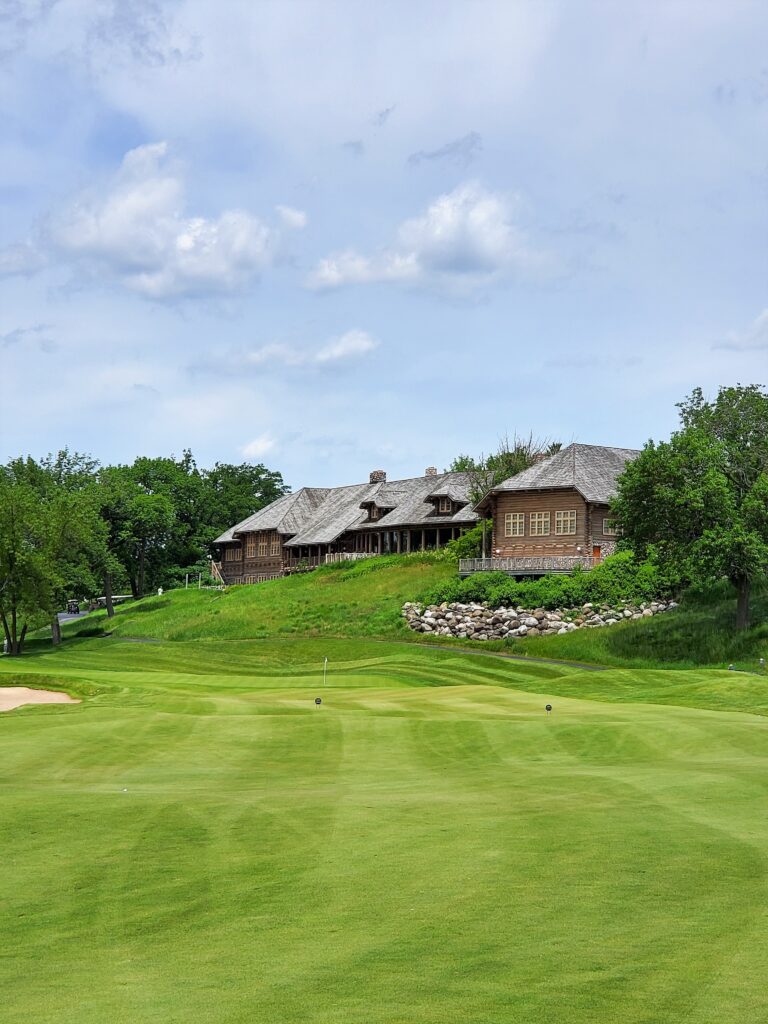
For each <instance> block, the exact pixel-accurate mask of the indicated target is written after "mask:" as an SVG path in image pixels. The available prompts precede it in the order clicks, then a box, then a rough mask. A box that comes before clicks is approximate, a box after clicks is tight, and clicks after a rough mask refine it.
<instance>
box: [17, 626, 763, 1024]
mask: <svg viewBox="0 0 768 1024" xmlns="http://www.w3.org/2000/svg"><path fill="white" fill-rule="evenodd" d="M326 656H327V657H328V658H329V670H328V681H327V684H326V685H325V686H324V685H323V672H322V664H323V659H324V658H325V657H326ZM662 675H663V676H664V677H665V681H664V682H663V683H662V681H660V677H661V676H662ZM728 675H729V674H728V673H724V672H717V671H705V670H702V671H700V672H693V671H690V672H679V673H674V672H668V673H659V672H655V673H654V672H650V671H649V672H648V673H645V675H644V673H643V672H641V671H637V672H634V673H633V674H629V673H622V672H621V671H619V670H613V669H608V670H606V671H602V672H588V671H586V670H582V669H579V668H575V667H572V666H571V667H569V666H560V665H546V664H541V663H533V662H531V663H530V664H526V663H525V662H515V661H509V660H506V661H505V660H503V659H499V658H492V657H483V656H472V655H470V654H468V653H461V652H459V651H447V652H446V651H436V650H424V649H419V648H417V647H415V646H413V645H407V644H398V643H374V642H367V641H365V640H356V641H332V640H328V641H320V640H316V641H312V640H303V641H299V640H297V641H280V642H277V641H275V642H270V641H264V642H259V641H253V642H248V641H244V642H241V643H237V642H229V643H228V642H218V643H217V642H210V643H205V642H200V643H170V642H161V643H131V642H130V641H128V640H116V639H103V640H101V639H83V640H73V641H69V642H68V643H67V644H65V645H64V648H62V649H61V650H60V651H55V652H53V651H52V652H50V653H44V652H37V653H35V652H33V653H32V654H30V655H29V656H28V657H25V658H23V659H18V662H17V663H15V664H14V663H13V662H11V661H10V659H3V660H2V663H1V664H0V684H2V685H12V684H14V683H16V684H18V685H26V686H30V685H31V686H39V687H43V688H46V689H54V690H55V689H57V688H58V689H63V690H65V691H66V692H68V693H70V694H71V695H73V696H75V697H77V698H79V699H80V700H81V703H79V704H71V705H50V706H45V707H43V706H40V707H34V706H28V707H22V708H19V709H17V710H14V711H10V712H7V713H5V714H2V715H0V835H1V837H2V870H1V871H0V978H2V1000H3V1006H2V1011H0V1019H2V1021H3V1022H4V1024H21V1022H24V1024H29V1022H32V1024H150V1022H151V1024H191V1022H203V1024H241V1022H242V1024H417V1022H418V1024H454V1022H461V1024H465V1022H466V1024H518V1022H519V1024H595V1022H606V1024H608V1022H610V1024H628V1022H632V1024H677V1022H680V1024H682V1022H686V1024H713V1022H718V1024H730V1022H733V1024H736V1022H738V1024H757V1022H762V1021H768V985H767V984H766V973H765V972H766V966H767V965H768V814H767V813H766V812H767V811H768V718H767V717H765V716H764V714H760V713H753V712H752V711H750V707H749V693H750V692H753V693H754V708H753V711H764V707H765V690H766V688H767V687H768V684H767V683H766V682H765V681H764V680H761V679H759V678H757V677H755V678H754V679H753V680H752V679H750V680H747V682H746V683H745V682H744V681H743V680H739V681H738V683H737V682H736V681H734V680H733V673H731V674H730V676H731V678H730V680H729V679H728V678H727V677H728ZM667 680H668V682H667ZM729 684H733V685H734V686H737V685H738V687H740V688H741V689H740V690H739V692H738V693H737V694H736V697H737V700H736V701H735V703H734V705H733V707H732V708H729V707H728V706H727V700H724V698H723V694H724V693H725V692H726V691H725V690H724V687H726V686H727V685H729ZM612 686H615V687H616V695H617V696H616V699H611V693H612V690H611V687H612ZM644 687H646V688H644ZM665 687H666V688H665ZM745 688H746V690H745ZM678 691H679V693H680V704H679V705H677V704H675V693H676V692H678ZM734 692H735V691H734ZM745 692H746V693H747V695H746V696H745ZM707 694H711V701H710V702H709V706H708V700H709V698H708V697H707ZM318 697H319V698H321V700H322V704H321V705H316V704H315V699H316V698H318ZM547 703H551V704H552V706H553V711H552V713H551V715H548V714H547V713H546V712H545V705H546V704H547Z"/></svg>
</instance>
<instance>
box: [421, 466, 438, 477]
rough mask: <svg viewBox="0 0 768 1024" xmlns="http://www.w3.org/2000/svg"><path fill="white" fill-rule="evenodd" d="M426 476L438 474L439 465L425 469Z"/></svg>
mask: <svg viewBox="0 0 768 1024" xmlns="http://www.w3.org/2000/svg"><path fill="white" fill-rule="evenodd" d="M424 476H437V467H436V466H427V468H426V469H425V470H424Z"/></svg>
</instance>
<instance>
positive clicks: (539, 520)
mask: <svg viewBox="0 0 768 1024" xmlns="http://www.w3.org/2000/svg"><path fill="white" fill-rule="evenodd" d="M531 536H532V537H548V536H549V512H531Z"/></svg>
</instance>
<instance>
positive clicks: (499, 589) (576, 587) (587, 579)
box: [424, 551, 675, 608]
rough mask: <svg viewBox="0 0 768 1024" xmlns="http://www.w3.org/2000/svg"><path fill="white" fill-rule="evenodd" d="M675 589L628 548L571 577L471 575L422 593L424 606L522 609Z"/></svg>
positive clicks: (642, 597)
mask: <svg viewBox="0 0 768 1024" xmlns="http://www.w3.org/2000/svg"><path fill="white" fill-rule="evenodd" d="M674 590H675V586H674V581H672V580H670V579H669V578H668V577H667V576H665V575H663V574H662V573H661V572H660V571H659V569H658V567H657V566H656V565H654V564H653V563H652V562H637V561H635V558H634V555H632V554H631V552H629V551H622V552H620V553H619V554H616V555H611V556H609V557H608V558H606V559H605V560H604V561H603V562H601V563H600V564H599V565H597V566H596V567H595V568H594V569H591V570H589V571H584V570H581V569H577V570H576V571H575V572H574V573H573V574H572V575H571V576H557V575H549V576H542V577H541V578H540V579H536V580H516V579H515V578H514V577H512V576H507V575H506V573H502V572H482V573H476V574H474V575H473V576H470V577H468V578H467V579H465V580H451V581H450V582H449V583H447V584H446V585H444V586H441V587H438V588H436V589H435V590H433V591H432V592H431V593H428V594H426V595H425V597H424V600H425V601H426V602H427V603H429V604H440V603H441V602H442V601H447V602H449V603H450V602H453V601H458V602H461V603H467V602H470V601H483V602H485V603H487V604H488V605H490V607H491V608H500V607H502V606H509V605H519V606H522V607H524V608H573V607H577V606H578V605H582V604H585V603H586V602H587V601H591V602H593V603H594V604H619V603H622V602H629V601H651V600H653V599H654V598H659V597H666V596H668V595H670V594H671V593H672V592H673V591H674Z"/></svg>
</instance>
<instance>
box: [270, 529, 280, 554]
mask: <svg viewBox="0 0 768 1024" xmlns="http://www.w3.org/2000/svg"><path fill="white" fill-rule="evenodd" d="M269 553H270V555H279V554H280V534H279V533H273V534H272V541H271V543H270V546H269Z"/></svg>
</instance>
